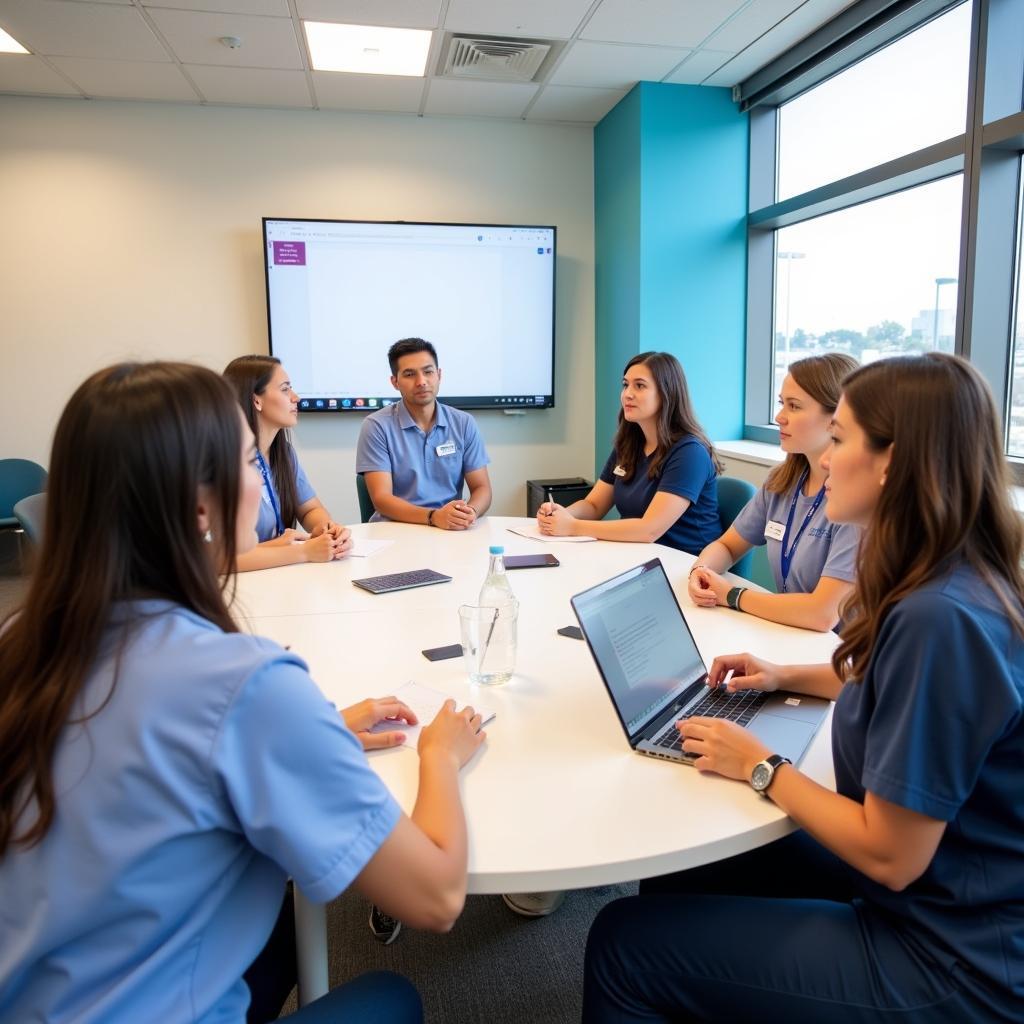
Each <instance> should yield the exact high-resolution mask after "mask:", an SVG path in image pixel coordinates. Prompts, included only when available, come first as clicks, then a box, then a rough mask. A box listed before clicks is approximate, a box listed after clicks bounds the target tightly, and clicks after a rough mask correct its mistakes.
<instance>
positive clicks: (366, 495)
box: [356, 473, 377, 523]
mask: <svg viewBox="0 0 1024 1024" xmlns="http://www.w3.org/2000/svg"><path fill="white" fill-rule="evenodd" d="M356 496H357V497H358V498H359V519H360V521H361V522H364V523H368V522H369V521H370V516H372V515H373V513H374V512H376V511H377V510H376V509H375V508H374V507H373V501H372V500H371V499H370V492H369V490H367V487H366V480H365V478H364V477H363V474H362V473H356Z"/></svg>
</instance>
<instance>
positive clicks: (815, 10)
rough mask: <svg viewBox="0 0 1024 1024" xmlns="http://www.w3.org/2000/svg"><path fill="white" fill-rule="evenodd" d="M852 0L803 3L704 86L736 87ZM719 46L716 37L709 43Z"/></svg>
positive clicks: (852, 0)
mask: <svg viewBox="0 0 1024 1024" xmlns="http://www.w3.org/2000/svg"><path fill="white" fill-rule="evenodd" d="M853 2H854V0H806V3H804V5H803V6H802V7H801V8H800V9H799V10H797V11H794V12H793V13H792V14H791V15H790V16H789V17H788V18H786V19H785V20H784V21H782V22H780V23H779V24H777V25H776V26H775V27H774V28H772V29H770V30H769V31H768V32H766V33H765V34H764V35H762V36H761V37H760V38H759V39H757V41H756V42H754V43H752V44H751V45H750V46H748V47H746V48H745V49H744V50H743V51H741V52H740V53H738V54H737V55H736V56H735V57H734V58H733V59H732V60H731V61H729V63H728V64H726V65H725V66H723V67H722V68H721V69H719V70H718V71H716V72H715V73H714V74H713V75H711V76H710V77H709V78H708V79H707V81H706V82H705V83H704V84H705V85H723V86H732V85H738V84H739V83H740V82H742V81H743V80H744V79H745V78H749V77H750V76H751V75H752V74H753V73H754V72H755V71H757V70H759V69H760V68H762V67H764V66H765V64H767V63H769V62H770V61H772V60H774V59H775V58H776V57H778V56H779V55H780V54H782V53H785V51H786V50H788V49H789V48H790V47H791V46H793V45H794V44H795V43H798V42H799V41H800V40H801V39H803V38H804V37H805V36H808V35H810V34H811V33H812V32H813V31H814V30H815V29H817V28H820V27H821V26H822V25H824V24H825V23H826V22H827V21H830V20H831V19H832V18H834V17H835V16H836V15H837V14H839V13H840V11H843V10H845V9H846V8H847V7H849V6H850V5H851V3H853ZM711 45H713V46H717V45H718V37H717V36H716V37H715V39H714V40H713V41H712V44H711Z"/></svg>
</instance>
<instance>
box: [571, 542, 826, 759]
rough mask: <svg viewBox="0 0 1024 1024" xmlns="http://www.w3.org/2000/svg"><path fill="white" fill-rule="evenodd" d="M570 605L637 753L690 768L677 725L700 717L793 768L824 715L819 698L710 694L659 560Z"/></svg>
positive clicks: (749, 692) (602, 585)
mask: <svg viewBox="0 0 1024 1024" xmlns="http://www.w3.org/2000/svg"><path fill="white" fill-rule="evenodd" d="M572 608H573V611H574V612H575V613H576V618H577V619H578V620H579V624H580V628H581V629H582V630H583V635H584V637H585V639H586V641H587V645H588V646H589V647H590V653H591V654H592V655H593V656H594V661H595V662H597V667H598V670H599V671H600V673H601V678H602V679H603V680H604V685H605V688H606V689H607V690H608V696H609V697H611V700H612V704H613V705H614V707H615V710H616V712H617V713H618V716H619V721H620V722H621V723H622V728H623V729H624V730H625V733H626V738H627V739H628V740H629V745H630V746H631V747H632V748H633V750H635V751H636V752H637V753H638V754H646V755H648V756H649V757H661V758H665V759H666V760H669V761H678V762H680V763H682V764H691V763H692V762H693V761H694V760H696V758H697V756H698V755H695V754H688V753H685V752H684V751H683V750H682V739H681V737H680V735H679V730H678V729H676V727H675V723H676V722H678V721H679V720H680V719H681V718H690V717H693V716H704V717H712V718H726V719H729V720H730V721H733V722H736V723H737V724H738V725H741V726H743V727H744V728H746V729H749V730H750V731H751V732H752V733H753V734H754V735H755V736H757V738H758V739H759V740H761V742H762V743H764V744H765V746H767V747H768V748H770V749H771V751H772V752H773V753H776V754H781V755H782V756H783V757H788V758H789V759H790V760H791V761H792V762H793V764H797V763H798V762H799V760H800V758H801V757H803V755H804V753H805V751H806V750H807V748H808V746H810V743H811V740H812V739H813V738H814V734H815V733H816V732H817V731H818V728H819V727H820V725H821V723H822V722H823V721H824V720H825V717H826V715H827V714H828V709H829V705H830V703H831V702H830V701H828V700H825V699H824V698H822V697H808V696H805V695H804V694H795V693H786V692H783V691H776V692H775V693H763V692H761V691H759V690H746V691H741V692H739V693H735V694H730V693H728V692H727V691H725V690H724V689H720V688H719V689H714V690H712V689H710V688H709V687H708V685H707V678H708V673H707V667H706V666H705V664H704V659H703V658H702V657H701V655H700V652H699V651H698V650H697V645H696V643H694V640H693V634H692V633H691V632H690V627H689V626H688V625H687V623H686V619H685V618H684V617H683V613H682V611H681V610H680V608H679V602H678V601H677V600H676V596H675V594H674V593H673V591H672V587H671V585H670V584H669V582H668V577H667V576H666V575H665V569H664V566H663V565H662V564H661V559H660V558H655V559H652V560H651V561H649V562H645V563H644V564H643V565H638V566H636V567H635V568H633V569H629V570H628V571H627V572H624V573H622V574H621V575H619V576H615V577H613V578H612V579H610V580H606V581H605V582H604V583H599V584H598V585H597V586H596V587H591V588H590V589H589V590H584V591H583V592H582V593H581V594H577V595H576V596H575V597H574V598H573V599H572Z"/></svg>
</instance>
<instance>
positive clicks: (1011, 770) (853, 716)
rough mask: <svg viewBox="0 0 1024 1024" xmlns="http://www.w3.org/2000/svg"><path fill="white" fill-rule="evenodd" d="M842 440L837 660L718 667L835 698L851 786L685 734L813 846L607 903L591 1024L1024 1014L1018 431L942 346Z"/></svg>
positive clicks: (727, 729)
mask: <svg viewBox="0 0 1024 1024" xmlns="http://www.w3.org/2000/svg"><path fill="white" fill-rule="evenodd" d="M832 434H833V439H834V440H833V444H832V446H831V447H830V449H829V451H828V452H826V454H825V457H824V460H823V461H824V464H825V467H826V471H827V473H828V478H827V483H826V499H825V500H826V502H827V505H828V516H829V519H831V520H832V521H833V522H837V523H855V524H857V525H858V526H860V527H861V528H862V529H863V531H864V534H863V541H862V544H861V551H860V556H859V564H858V567H857V582H856V586H855V590H854V595H853V599H852V601H851V603H850V605H849V610H850V613H849V615H848V616H846V617H845V620H844V623H843V629H842V634H841V637H842V639H841V642H840V644H839V646H838V647H837V648H836V649H835V651H834V653H833V656H832V660H831V662H830V663H829V664H827V665H789V666H779V665H772V664H769V663H768V662H765V661H763V660H761V659H760V658H757V657H754V656H752V655H749V654H736V655H725V656H722V657H718V658H715V660H714V662H713V663H712V665H711V669H710V671H709V673H708V682H709V684H710V685H711V686H722V685H726V686H727V688H728V689H729V690H731V691H741V690H761V691H774V690H777V689H778V690H787V691H790V693H791V694H795V696H791V697H789V698H788V699H787V702H799V700H800V696H799V695H800V694H812V695H815V696H818V697H828V698H831V699H833V700H835V702H836V705H835V711H834V714H833V718H832V759H833V764H834V768H835V792H833V791H832V789H830V788H828V787H825V786H821V785H819V784H818V783H816V782H814V781H812V780H811V779H810V778H808V777H807V776H806V775H804V774H803V773H802V772H801V771H800V770H799V769H798V768H797V767H796V766H794V765H792V764H790V763H789V762H788V761H786V760H785V759H784V758H780V757H778V756H777V755H776V754H775V752H774V751H773V750H772V749H771V748H770V747H767V746H765V745H764V744H763V743H762V742H761V741H760V740H759V739H757V737H755V736H754V735H753V734H752V733H751V732H750V731H749V730H747V729H743V728H741V727H740V726H738V725H736V724H735V723H733V722H728V721H725V720H722V719H700V718H691V719H688V720H686V721H685V722H683V723H681V724H680V731H681V733H682V736H683V749H684V750H686V751H688V752H689V753H692V754H694V755H696V760H695V762H694V763H695V765H696V767H697V769H698V770H700V771H706V772H715V773H718V774H719V775H724V776H726V777H728V778H732V779H738V780H744V781H747V782H749V783H750V786H751V788H752V789H753V790H755V791H756V792H748V794H747V796H746V798H747V799H748V800H749V801H751V802H752V803H753V802H757V801H759V800H761V799H763V798H764V797H767V798H768V799H769V800H771V801H772V802H774V803H775V804H776V805H777V807H778V808H779V809H780V810H781V811H782V812H783V813H784V814H786V815H788V816H789V818H790V820H791V821H792V822H794V823H795V824H796V825H797V827H798V828H799V829H800V830H801V831H798V832H796V833H794V834H793V835H790V836H788V837H786V838H785V839H780V840H778V841H776V842H774V843H770V844H769V845H768V846H763V847H761V848H760V849H757V850H754V851H752V852H750V853H747V854H742V855H740V856H738V857H733V858H731V859H729V860H726V861H722V862H720V863H718V864H712V865H707V866H705V867H699V868H695V869H693V870H691V871H686V872H683V873H682V874H680V875H676V876H672V877H669V878H664V879H658V880H651V881H647V882H642V883H641V885H640V895H638V896H633V897H630V898H627V899H625V900H620V901H619V902H617V903H613V904H610V905H609V906H607V907H605V908H604V909H603V910H602V912H601V913H600V914H599V915H598V918H597V920H596V921H595V923H594V926H593V928H592V929H591V932H590V938H589V941H588V948H587V954H586V967H585V980H584V994H583V1019H584V1021H585V1022H586V1024H606V1022H609V1024H610V1022H615V1024H625V1022H634V1021H635V1022H640V1021H644V1022H646V1024H650V1022H654V1021H666V1022H667V1021H670V1020H671V1021H680V1020H687V1021H691V1020H693V1021H696V1020H711V1021H737V1020H742V1021H764V1022H766V1024H767V1022H772V1021H780V1022H781V1021H785V1022H790V1021H829V1022H831V1024H854V1022H856V1024H868V1022H878V1024H883V1022H886V1021H888V1022H895V1021H908V1022H909V1021H914V1022H915V1024H917V1022H922V1024H960V1022H963V1021H970V1022H971V1024H976V1022H993V1024H994V1022H1003V1024H1011V1022H1013V1024H1019V1022H1020V1021H1021V1020H1022V1019H1024V955H1022V951H1024V856H1022V852H1021V841H1022V836H1024V756H1022V751H1024V572H1022V568H1021V558H1022V556H1024V523H1022V522H1021V519H1020V516H1019V515H1018V513H1017V512H1016V510H1015V509H1014V508H1013V505H1012V503H1011V500H1010V493H1009V483H1010V481H1009V473H1008V470H1007V465H1006V459H1005V456H1004V454H1003V453H1004V451H1005V449H1004V447H1003V439H1002V430H1001V427H1000V418H999V417H998V415H997V413H996V408H995V403H994V402H993V401H992V396H991V393H990V392H989V390H988V386H987V385H986V384H985V382H984V380H983V379H982V378H981V375H980V374H979V373H978V372H977V370H975V369H974V368H973V367H971V365H970V364H968V363H966V362H965V361H963V360H961V359H957V358H956V357H954V356H947V355H942V354H939V353H934V352H932V353H928V354H927V355H923V356H919V357H912V356H904V357H900V358H896V359H886V360H881V361H879V362H875V363H871V364H869V365H868V366H865V367H862V368H861V369H859V370H857V371H856V372H855V373H853V374H852V375H851V376H850V377H848V378H847V379H846V381H845V383H844V385H843V397H842V399H841V401H840V402H839V406H838V408H837V409H836V413H835V419H834V423H833V428H832ZM729 677H731V682H730V681H729ZM757 793H760V794H761V796H758V795H757ZM742 797H743V794H742V793H741V792H737V793H736V794H734V796H733V797H730V799H734V798H735V799H737V800H739V799H741V798H742ZM660 810H661V813H662V814H666V813H667V814H671V813H674V812H673V810H672V809H671V808H664V807H663V808H660ZM675 813H678V814H687V813H688V808H686V807H685V806H680V807H679V808H677V809H676V811H675ZM752 813H753V809H752Z"/></svg>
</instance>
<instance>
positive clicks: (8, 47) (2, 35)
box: [0, 28, 28, 53]
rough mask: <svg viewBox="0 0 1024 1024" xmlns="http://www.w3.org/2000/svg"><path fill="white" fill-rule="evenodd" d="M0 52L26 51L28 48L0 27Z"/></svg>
mask: <svg viewBox="0 0 1024 1024" xmlns="http://www.w3.org/2000/svg"><path fill="white" fill-rule="evenodd" d="M0 53H28V50H26V49H25V47H24V46H22V45H21V43H19V42H18V40H17V39H15V38H14V36H10V35H8V34H7V33H6V32H5V31H4V30H3V29H2V28H0Z"/></svg>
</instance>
